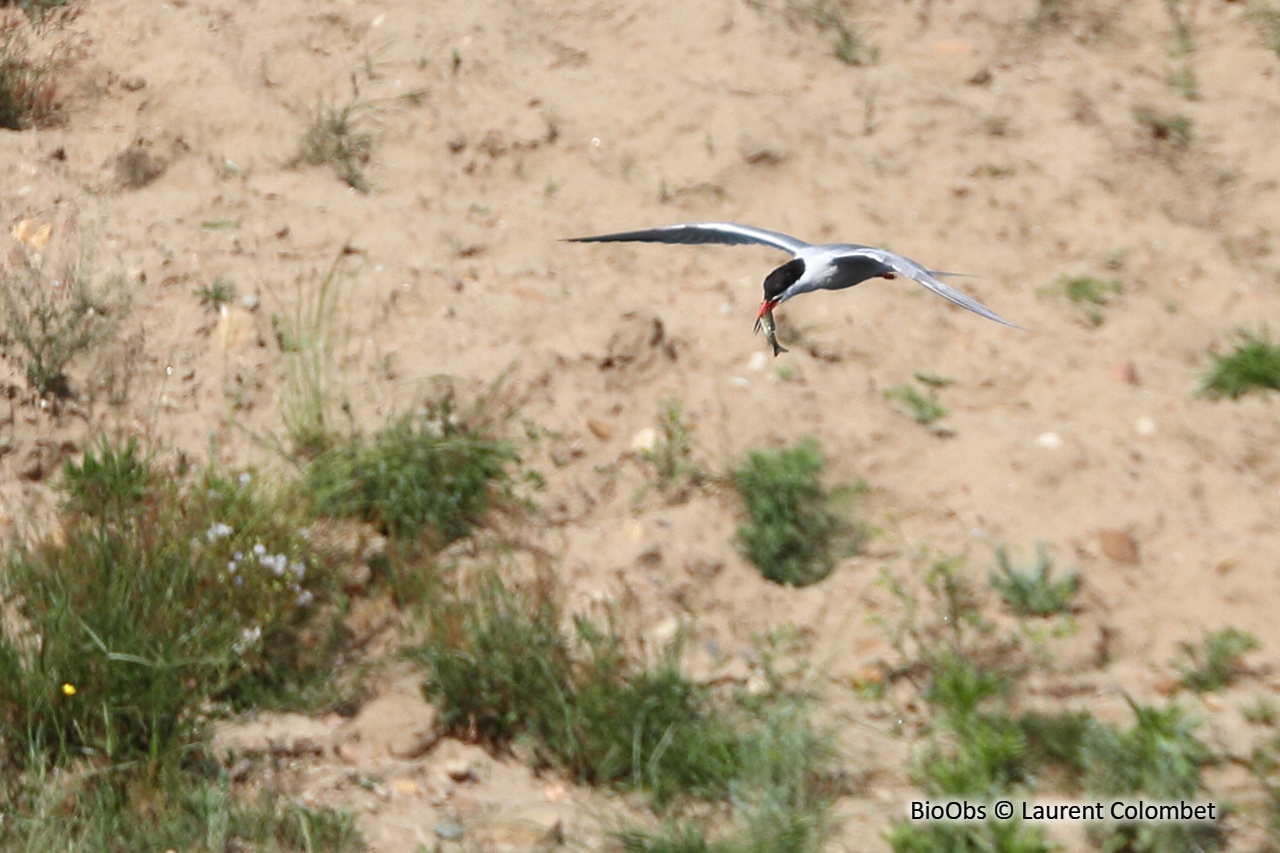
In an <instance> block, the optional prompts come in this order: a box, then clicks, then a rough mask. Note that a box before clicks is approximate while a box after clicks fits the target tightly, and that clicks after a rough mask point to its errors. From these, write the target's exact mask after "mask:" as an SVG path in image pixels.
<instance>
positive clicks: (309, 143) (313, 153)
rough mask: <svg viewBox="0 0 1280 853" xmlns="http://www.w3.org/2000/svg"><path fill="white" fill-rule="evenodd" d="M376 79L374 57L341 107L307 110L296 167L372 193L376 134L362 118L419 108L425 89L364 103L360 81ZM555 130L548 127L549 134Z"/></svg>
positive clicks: (330, 104)
mask: <svg viewBox="0 0 1280 853" xmlns="http://www.w3.org/2000/svg"><path fill="white" fill-rule="evenodd" d="M361 76H364V77H365V78H366V79H369V80H375V79H377V72H376V68H375V66H374V63H373V60H372V58H371V57H368V56H366V57H365V62H364V65H363V67H362V68H360V69H358V70H357V71H355V72H354V73H352V75H351V97H350V98H349V99H348V100H347V101H346V103H343V104H339V103H337V102H336V101H330V100H328V99H325V98H321V99H320V100H319V101H318V102H317V103H316V105H315V106H314V107H313V108H311V109H308V110H306V113H307V126H306V129H305V130H304V131H303V134H302V139H301V140H300V141H299V143H298V153H297V155H296V156H295V157H294V159H293V163H294V165H297V164H300V163H306V164H308V165H311V166H329V167H330V168H332V169H333V171H334V174H336V175H337V176H338V177H339V178H340V179H342V182H343V183H345V184H346V185H347V186H349V187H351V188H352V189H353V190H355V191H357V192H361V193H367V192H368V191H369V182H368V181H367V180H366V179H365V169H366V168H367V167H368V165H369V161H370V160H371V159H372V157H373V145H374V142H375V138H374V135H373V134H372V133H370V132H368V131H366V130H361V129H360V128H359V127H358V125H359V123H360V119H361V117H362V116H363V115H365V114H366V113H370V112H375V111H376V110H378V109H379V108H380V107H382V106H383V105H384V104H387V103H405V104H409V105H411V106H416V105H418V104H420V103H421V102H422V97H423V94H424V90H422V89H414V90H412V91H410V92H406V93H404V94H403V95H398V96H396V97H394V98H390V99H381V100H369V101H365V100H361V99H360V78H361ZM551 130H552V129H550V128H549V130H548V132H549V133H550V132H551Z"/></svg>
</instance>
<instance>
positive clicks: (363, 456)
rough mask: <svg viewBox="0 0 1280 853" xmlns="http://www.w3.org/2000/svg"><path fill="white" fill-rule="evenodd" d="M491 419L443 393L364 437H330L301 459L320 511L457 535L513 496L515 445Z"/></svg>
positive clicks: (391, 527)
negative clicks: (459, 409)
mask: <svg viewBox="0 0 1280 853" xmlns="http://www.w3.org/2000/svg"><path fill="white" fill-rule="evenodd" d="M494 432H495V429H494V427H493V425H492V424H490V423H488V422H486V421H484V420H483V419H480V418H478V417H473V416H469V415H464V416H459V415H458V414H457V413H456V412H455V407H454V404H453V402H452V400H451V399H450V398H447V397H446V398H445V399H443V400H441V401H437V402H435V403H432V404H431V405H429V406H427V407H426V408H425V409H423V410H421V411H419V412H414V413H409V414H405V415H402V416H401V417H399V418H396V419H395V420H393V421H391V422H390V423H388V424H387V425H386V426H384V427H383V428H382V429H380V430H379V431H378V432H377V433H375V434H374V435H373V436H372V438H369V439H364V438H361V437H358V436H356V437H352V438H349V439H345V440H337V439H333V440H331V441H332V446H331V447H329V448H328V449H327V450H325V451H323V452H322V453H320V454H319V455H318V456H316V458H314V459H313V460H312V461H311V462H310V463H309V465H308V466H307V469H306V472H305V475H304V480H305V489H306V493H307V494H308V495H309V496H310V500H311V504H312V507H313V508H314V510H315V511H316V512H318V513H320V514H321V515H329V516H342V517H352V518H358V519H361V520H363V521H367V522H369V523H371V524H374V525H376V526H377V527H378V528H380V529H381V530H383V531H384V532H385V533H387V534H389V535H392V536H395V537H397V538H400V539H404V540H417V539H420V538H422V537H427V538H428V539H430V540H431V542H432V544H434V545H437V546H439V545H444V544H447V543H449V542H452V541H454V540H456V539H461V538H463V537H465V536H467V535H469V534H470V533H471V531H472V530H473V529H474V528H475V527H476V526H477V525H478V524H480V523H481V522H482V521H483V520H484V518H485V516H486V515H487V513H488V512H489V510H490V509H491V508H492V507H493V506H494V505H495V504H496V503H499V502H501V501H503V500H510V499H512V498H513V492H512V488H513V479H512V476H511V473H510V468H511V467H512V466H513V465H514V464H515V463H516V462H518V456H517V454H516V450H515V447H514V446H513V445H512V444H511V443H510V442H509V441H506V440H503V439H500V438H498V437H496V436H495V435H494Z"/></svg>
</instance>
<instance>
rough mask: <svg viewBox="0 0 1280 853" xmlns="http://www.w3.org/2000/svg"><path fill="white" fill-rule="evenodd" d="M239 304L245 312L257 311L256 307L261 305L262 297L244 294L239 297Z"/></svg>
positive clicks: (254, 294)
mask: <svg viewBox="0 0 1280 853" xmlns="http://www.w3.org/2000/svg"><path fill="white" fill-rule="evenodd" d="M240 304H241V305H242V306H244V310H246V311H257V310H258V306H259V305H261V304H262V297H261V296H259V295H258V294H256V293H246V294H245V295H244V296H241V297H240Z"/></svg>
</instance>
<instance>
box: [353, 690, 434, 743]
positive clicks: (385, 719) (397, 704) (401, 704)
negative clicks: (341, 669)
mask: <svg viewBox="0 0 1280 853" xmlns="http://www.w3.org/2000/svg"><path fill="white" fill-rule="evenodd" d="M351 731H352V733H353V734H354V735H355V737H356V739H357V740H358V741H359V742H360V744H361V746H362V747H363V748H364V749H365V750H367V751H368V752H370V753H372V754H373V755H374V756H378V755H380V754H382V755H390V756H391V757H392V758H401V759H411V758H418V757H420V756H422V755H425V754H426V753H427V752H428V751H430V749H431V748H432V747H433V746H435V745H436V743H437V742H438V741H439V740H440V727H439V714H438V713H437V711H436V709H435V708H434V707H433V706H431V705H429V704H428V703H427V701H426V700H425V699H423V698H422V696H421V695H417V694H416V692H400V691H393V692H391V693H387V694H384V695H382V696H379V697H378V698H377V699H374V700H373V701H372V702H369V703H367V704H365V706H364V707H363V708H361V709H360V713H358V714H357V715H356V716H355V718H354V719H352V721H351Z"/></svg>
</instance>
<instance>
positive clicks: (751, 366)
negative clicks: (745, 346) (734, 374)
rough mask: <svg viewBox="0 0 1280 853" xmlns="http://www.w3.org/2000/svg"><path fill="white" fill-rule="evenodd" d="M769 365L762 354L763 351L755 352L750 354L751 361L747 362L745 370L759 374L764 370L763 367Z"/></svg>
mask: <svg viewBox="0 0 1280 853" xmlns="http://www.w3.org/2000/svg"><path fill="white" fill-rule="evenodd" d="M768 363H769V357H768V356H766V355H765V354H764V350H756V351H755V352H753V353H751V360H750V361H748V362H747V370H754V371H756V372H759V371H761V370H764V368H765V365H767V364H768Z"/></svg>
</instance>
